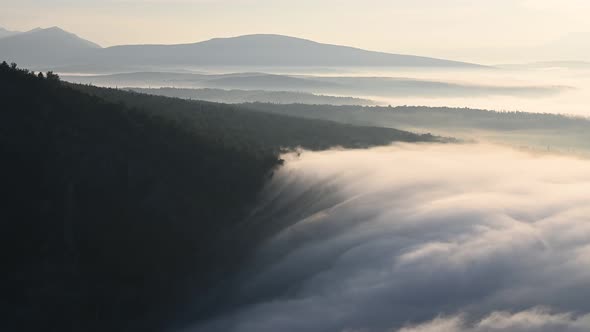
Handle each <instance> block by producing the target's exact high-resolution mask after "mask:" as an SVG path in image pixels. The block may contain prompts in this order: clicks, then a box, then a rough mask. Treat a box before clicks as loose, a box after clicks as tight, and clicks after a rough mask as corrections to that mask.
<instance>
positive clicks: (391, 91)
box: [62, 72, 571, 97]
mask: <svg viewBox="0 0 590 332" xmlns="http://www.w3.org/2000/svg"><path fill="white" fill-rule="evenodd" d="M62 78H63V79H64V80H66V81H70V82H74V83H82V84H92V85H99V86H111V87H116V86H118V87H123V86H131V87H137V88H149V87H152V88H155V87H176V88H199V89H203V88H210V89H226V90H227V89H229V90H232V89H239V90H266V91H291V92H307V93H320V94H331V95H340V96H343V95H349V96H350V95H352V96H378V97H395V96H430V97H433V96H434V97H465V96H494V95H495V96H526V97H541V96H547V95H553V94H557V93H560V92H562V91H564V90H569V89H571V88H570V87H567V86H528V85H523V86H494V85H472V84H458V83H454V82H445V81H432V80H423V79H411V78H403V77H345V76H339V77H332V76H303V75H294V76H290V75H277V74H267V73H256V72H252V73H233V74H194V73H173V72H132V73H121V74H112V75H63V76H62Z"/></svg>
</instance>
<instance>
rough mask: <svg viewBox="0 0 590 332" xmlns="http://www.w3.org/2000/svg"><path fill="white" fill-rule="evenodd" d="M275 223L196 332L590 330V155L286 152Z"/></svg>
mask: <svg viewBox="0 0 590 332" xmlns="http://www.w3.org/2000/svg"><path fill="white" fill-rule="evenodd" d="M285 158H286V159H287V161H286V163H285V166H284V167H282V168H281V169H280V170H278V171H277V173H276V174H275V175H274V177H273V180H272V182H271V183H270V185H269V186H268V188H267V191H266V194H265V196H264V199H263V200H262V202H261V207H260V211H259V213H260V214H263V213H264V211H267V212H266V213H268V211H272V218H269V220H270V221H269V222H270V223H272V224H273V225H275V226H277V230H278V231H277V232H276V233H275V234H274V235H273V236H271V237H270V238H269V240H267V241H266V242H264V243H263V244H262V245H261V246H260V247H259V248H258V250H257V251H256V253H255V255H254V256H253V257H252V259H251V261H250V262H249V264H248V265H247V268H246V269H244V271H243V273H242V274H240V275H239V276H238V277H237V278H236V281H235V282H234V284H235V285H234V287H235V291H233V293H234V295H235V299H234V300H235V303H236V305H235V306H234V307H233V308H232V309H231V310H226V311H225V312H223V313H221V314H220V315H219V316H217V317H214V318H212V319H210V320H209V321H206V322H204V323H202V324H200V325H198V326H195V327H193V328H191V329H190V331H240V332H242V331H244V332H246V331H247V332H250V331H252V332H254V331H256V332H267V331H268V332H271V331H272V332H274V331H347V332H352V331H387V332H435V331H436V332H484V331H485V332H492V331H502V332H525V331H527V332H529V331H530V332H532V331H535V332H549V331H566V332H573V331H576V332H578V331H580V332H581V331H590V160H586V159H577V158H573V157H568V156H557V155H550V154H545V155H532V154H529V153H527V152H521V151H517V150H513V149H509V148H505V147H499V146H492V145H485V144H458V145H442V144H438V145H437V144H433V145H421V144H418V145H411V144H407V145H394V146H390V147H384V148H375V149H369V150H340V151H338V150H334V151H327V152H303V153H302V154H301V155H300V156H296V155H289V156H286V157H285Z"/></svg>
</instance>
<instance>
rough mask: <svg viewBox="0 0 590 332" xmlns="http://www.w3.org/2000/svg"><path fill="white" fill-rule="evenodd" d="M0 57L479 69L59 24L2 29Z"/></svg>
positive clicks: (273, 41) (281, 43)
mask: <svg viewBox="0 0 590 332" xmlns="http://www.w3.org/2000/svg"><path fill="white" fill-rule="evenodd" d="M0 36H4V37H3V38H0V59H2V60H6V61H14V62H17V63H19V64H22V65H26V66H45V67H48V68H52V67H55V66H64V65H73V66H95V67H96V66H107V67H108V66H117V67H120V66H287V67H288V66H310V67H313V66H322V67H341V66H344V67H346V66H386V67H446V68H474V67H483V66H479V65H476V64H471V63H465V62H458V61H449V60H442V59H435V58H429V57H421V56H413V55H401V54H390V53H383V52H373V51H366V50H362V49H358V48H353V47H346V46H338V45H329V44H321V43H317V42H314V41H310V40H305V39H300V38H294V37H287V36H281V35H266V34H260V35H247V36H240V37H233V38H215V39H211V40H208V41H204V42H198V43H193V44H178V45H122V46H113V47H107V48H102V47H100V46H99V45H97V44H95V43H93V42H90V41H88V40H84V39H82V38H80V37H78V36H76V35H75V34H72V33H69V32H67V31H64V30H62V29H60V28H58V27H53V28H48V29H35V30H31V31H28V32H24V33H18V32H16V33H15V32H10V31H8V30H2V32H0Z"/></svg>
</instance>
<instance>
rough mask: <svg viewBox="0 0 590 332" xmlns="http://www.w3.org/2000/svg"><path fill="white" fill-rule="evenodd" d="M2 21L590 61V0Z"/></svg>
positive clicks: (129, 34)
mask: <svg viewBox="0 0 590 332" xmlns="http://www.w3.org/2000/svg"><path fill="white" fill-rule="evenodd" d="M0 7H1V8H2V10H1V11H0V26H2V27H4V28H8V29H11V30H21V31H23V30H29V29H31V28H34V27H37V26H40V27H49V26H54V25H57V26H60V27H62V28H63V29H65V30H68V31H71V32H74V33H76V34H78V35H79V36H81V37H84V38H87V39H89V40H92V41H94V42H97V43H99V44H101V45H102V46H111V45H118V44H138V43H167V44H171V43H187V42H195V41H201V40H206V39H210V38H213V37H228V36H236V35H243V34H251V33H276V34H284V35H291V36H297V37H302V38H307V39H313V40H316V41H320V42H327V43H333V44H342V45H350V46H356V47H361V48H366V49H371V50H379V51H386V52H393V53H407V54H419V55H428V56H436V57H442V58H451V59H457V60H464V61H473V62H480V63H488V64H491V63H502V62H528V61H548V60H582V61H583V60H586V59H587V58H588V56H589V55H590V42H589V40H590V20H588V13H590V1H587V0H494V1H490V0H445V1H441V0H366V1H359V0H355V1H352V0H298V1H291V0H289V1H287V0H20V1H18V2H17V1H14V0H0Z"/></svg>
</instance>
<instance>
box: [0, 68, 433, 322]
mask: <svg viewBox="0 0 590 332" xmlns="http://www.w3.org/2000/svg"><path fill="white" fill-rule="evenodd" d="M0 100H1V101H2V107H0V133H1V134H0V155H2V163H0V173H1V174H4V175H6V176H5V179H4V181H3V182H2V186H0V194H2V197H3V205H2V211H1V212H0V216H1V217H2V218H1V220H2V221H3V222H2V232H1V241H0V252H2V254H3V257H2V258H3V259H2V267H3V273H2V282H1V283H0V292H1V293H2V299H1V300H0V310H1V312H2V313H3V317H2V330H3V331H88V332H98V331H113V332H118V331H125V332H134V331H141V332H152V331H154V332H156V331H158V332H159V331H181V330H182V331H184V329H183V328H181V326H179V325H181V324H183V323H185V322H184V320H185V319H187V320H193V319H197V320H198V319H199V318H203V317H210V316H211V315H214V314H215V310H216V309H219V308H220V307H221V306H223V305H224V303H229V302H230V300H231V299H232V298H233V296H232V295H233V293H232V291H233V288H231V287H225V286H226V285H227V283H226V281H228V279H232V278H233V277H234V276H238V275H239V273H238V272H239V268H240V263H241V262H242V259H244V258H245V255H246V254H248V253H250V252H252V251H253V250H255V249H256V247H257V246H258V245H259V244H260V243H262V242H264V241H263V240H264V239H265V238H266V236H267V235H269V234H271V233H273V232H276V231H278V230H279V229H278V228H279V227H281V225H278V224H277V223H274V222H272V221H273V219H272V216H274V211H273V213H271V214H269V215H268V216H264V215H262V216H260V217H256V218H255V219H254V218H253V214H252V212H254V211H253V210H254V207H255V203H256V202H255V199H256V198H257V197H258V196H259V194H260V193H261V190H262V189H263V188H264V187H265V185H266V182H267V181H268V179H269V178H270V176H271V175H272V173H273V171H274V170H275V169H276V168H277V167H280V165H281V163H282V162H281V160H280V154H281V152H284V151H285V149H295V148H297V147H301V148H304V149H312V150H321V149H329V148H332V147H336V146H341V147H344V148H354V147H357V148H358V147H369V146H375V145H386V144H389V143H391V142H392V141H404V142H418V141H421V142H437V141H439V140H440V139H439V138H437V137H434V136H431V135H417V134H412V133H409V132H405V131H400V130H395V129H388V128H377V127H362V126H349V125H344V124H339V123H335V122H329V121H320V120H309V119H300V118H296V117H289V116H282V115H274V114H268V113H263V112H258V111H249V110H247V109H245V108H242V107H237V106H234V105H224V104H215V103H207V102H195V101H188V100H181V99H174V98H166V97H159V96H149V95H145V94H139V93H132V92H127V91H121V90H116V89H104V88H96V87H92V86H76V85H73V84H69V83H65V82H60V81H59V78H58V77H57V76H56V75H49V74H48V75H47V76H46V77H43V76H38V75H35V74H32V73H30V72H29V71H27V70H21V69H18V68H16V67H11V66H9V65H8V64H6V63H0ZM320 195H323V193H321V192H320ZM306 197H309V196H306ZM246 300H249V299H246ZM185 317H186V318H185Z"/></svg>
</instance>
